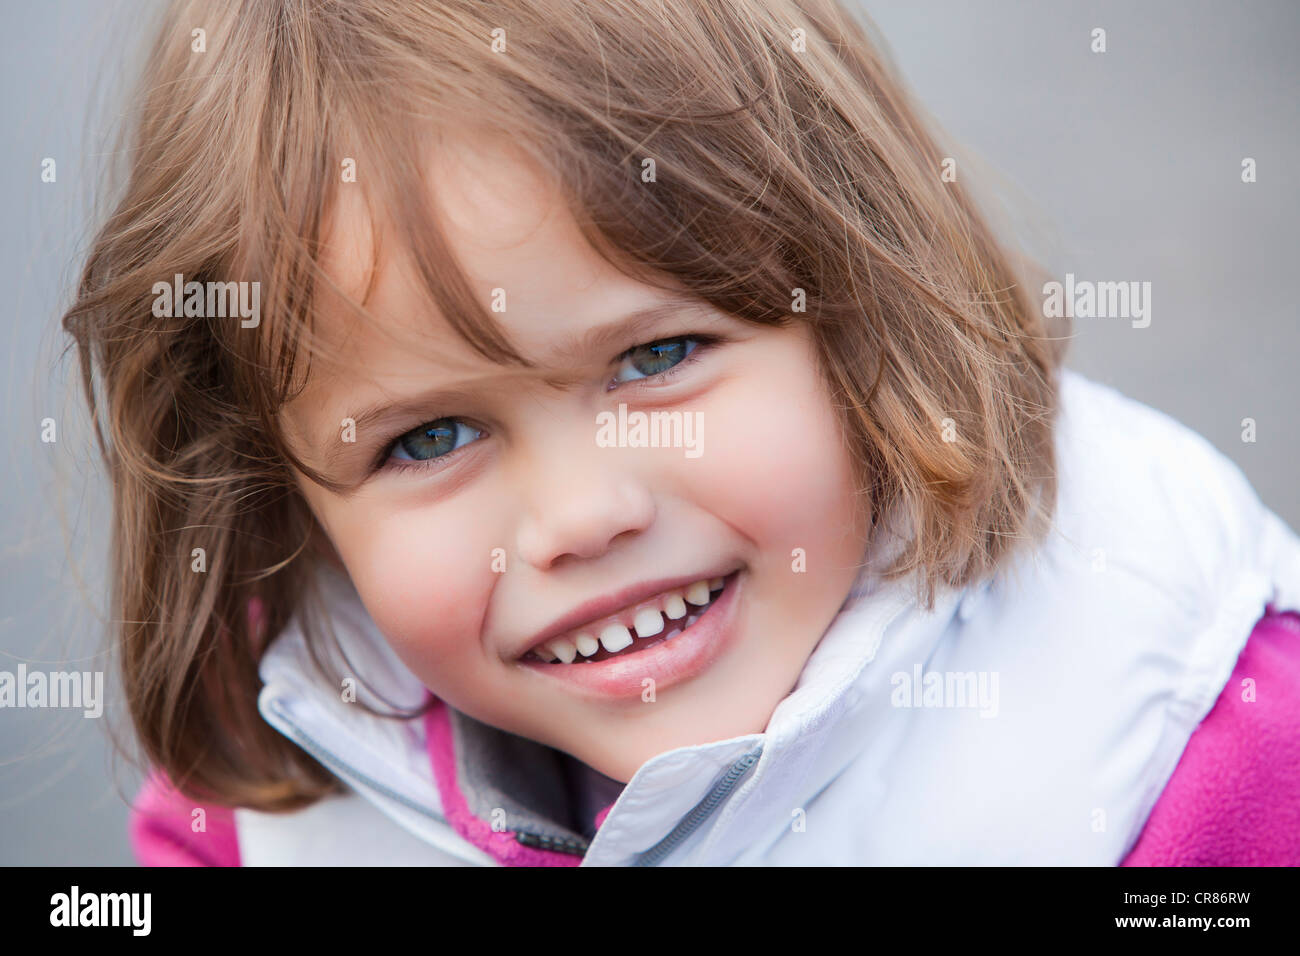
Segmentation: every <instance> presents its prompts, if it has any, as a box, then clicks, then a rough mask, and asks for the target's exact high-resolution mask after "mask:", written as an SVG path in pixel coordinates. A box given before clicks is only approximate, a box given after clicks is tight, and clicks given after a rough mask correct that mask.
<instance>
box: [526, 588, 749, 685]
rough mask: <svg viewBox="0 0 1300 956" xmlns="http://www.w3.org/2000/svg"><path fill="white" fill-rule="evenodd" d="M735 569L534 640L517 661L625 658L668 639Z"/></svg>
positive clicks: (574, 661) (697, 614) (704, 605)
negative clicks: (529, 648)
mask: <svg viewBox="0 0 1300 956" xmlns="http://www.w3.org/2000/svg"><path fill="white" fill-rule="evenodd" d="M737 573H738V572H735V571H733V572H732V573H731V574H729V575H727V576H726V577H722V578H712V579H707V580H701V581H697V582H695V583H694V584H692V585H690V586H689V587H685V588H676V589H673V590H670V591H665V592H664V593H662V594H660V595H657V596H656V597H654V598H651V599H650V600H649V601H643V602H641V603H639V604H638V605H636V607H635V608H634V609H632V608H629V609H627V610H626V611H624V612H621V613H619V614H616V615H613V616H611V617H609V618H607V619H605V620H604V621H601V622H593V624H592V625H589V626H584V627H581V628H577V629H575V630H574V631H571V632H569V633H568V634H564V635H562V636H560V637H557V638H553V639H551V640H549V641H546V642H545V643H543V644H539V645H538V646H537V647H534V648H533V649H532V650H530V651H529V652H528V653H527V654H525V655H524V656H523V658H522V659H523V660H525V661H533V662H541V663H544V664H553V665H555V666H562V665H567V664H583V663H588V664H595V663H599V662H601V661H607V660H609V659H610V658H614V657H628V656H631V655H633V654H636V653H638V652H640V651H643V650H646V649H647V648H650V647H654V646H655V645H657V644H662V643H664V642H665V641H670V640H672V639H673V638H675V637H677V635H679V634H681V633H682V632H683V631H685V630H686V629H687V628H689V627H690V626H691V625H693V624H694V623H695V622H696V621H698V620H699V619H700V617H701V616H703V615H704V613H705V612H706V611H708V609H709V608H710V607H712V606H713V603H714V602H715V601H716V600H717V598H718V597H719V596H720V595H721V594H722V593H723V592H724V591H725V590H726V588H727V587H728V586H730V585H731V583H732V582H733V581H734V580H735V578H736V574H737Z"/></svg>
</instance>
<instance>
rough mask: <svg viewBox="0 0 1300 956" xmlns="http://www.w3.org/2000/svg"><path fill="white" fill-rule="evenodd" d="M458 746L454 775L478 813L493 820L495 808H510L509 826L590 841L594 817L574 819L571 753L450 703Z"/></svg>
mask: <svg viewBox="0 0 1300 956" xmlns="http://www.w3.org/2000/svg"><path fill="white" fill-rule="evenodd" d="M447 711H448V714H449V716H450V721H451V734H452V743H453V746H454V748H455V752H456V778H457V780H458V781H459V783H460V789H461V792H462V793H463V794H464V796H465V802H466V803H467V804H468V805H469V808H470V810H471V811H472V812H473V813H474V815H475V816H477V817H479V818H480V819H482V820H485V821H487V822H488V823H491V822H492V811H493V810H495V809H497V808H500V809H503V810H505V812H506V828H507V829H508V830H511V831H518V830H527V831H529V832H531V833H536V834H540V835H542V836H548V837H551V838H553V839H556V840H578V841H583V842H585V841H587V840H590V839H591V838H592V836H594V834H595V827H594V825H593V824H594V821H591V820H582V821H578V820H574V819H573V817H572V813H573V812H574V810H575V808H576V807H578V806H580V801H579V800H578V794H576V793H574V792H573V789H572V783H571V781H572V779H573V775H572V773H571V768H569V767H567V766H566V761H567V762H572V761H573V758H572V757H570V756H569V755H568V754H565V753H562V752H560V751H558V750H555V749H553V748H551V747H547V746H546V745H545V744H539V743H537V742H536V741H533V740H528V739H527V738H525V737H518V736H516V735H514V734H509V733H506V732H505V731H504V730H498V729H497V728H495V727H492V726H490V725H488V724H485V723H482V722H480V721H477V720H475V719H474V718H473V717H470V716H469V715H467V714H462V713H461V712H460V711H458V710H456V708H454V707H448V708H447Z"/></svg>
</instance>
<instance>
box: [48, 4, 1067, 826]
mask: <svg viewBox="0 0 1300 956" xmlns="http://www.w3.org/2000/svg"><path fill="white" fill-rule="evenodd" d="M200 29H201V30H202V31H203V34H202V37H201V39H202V45H203V46H204V49H203V50H202V51H201V52H199V51H198V50H197V47H198V46H199V45H200V39H199V34H197V33H195V31H196V30H200ZM870 29H871V28H870V24H869V23H868V22H867V21H865V18H861V17H860V16H858V15H854V14H851V13H850V12H848V11H847V10H846V9H844V8H843V7H842V6H841V5H840V4H838V3H837V2H834V0H728V2H726V3H702V2H696V0H651V2H635V3H634V2H627V0H603V2H560V0H544V2H539V0H440V2H437V3H392V2H381V0H240V2H228V0H221V2H216V0H181V2H176V3H173V4H171V5H170V6H169V7H167V8H166V9H165V10H164V11H163V13H162V16H161V22H160V23H159V24H158V25H157V27H156V33H155V34H154V37H155V39H154V40H153V43H152V48H151V50H150V53H149V55H148V56H147V58H146V59H145V60H144V66H143V75H142V78H141V80H140V85H139V88H138V91H137V93H136V99H135V102H134V103H133V104H132V106H133V112H132V113H131V117H132V118H131V120H130V123H129V124H128V125H127V126H126V128H125V129H124V130H123V133H122V135H123V136H124V137H125V138H126V139H125V142H126V148H125V149H123V150H121V151H120V155H121V156H122V157H123V159H124V162H125V167H124V170H123V171H124V173H125V176H124V188H123V189H122V190H121V193H120V195H119V196H116V197H115V199H114V204H113V206H112V211H111V214H110V215H108V216H107V218H106V220H105V221H104V222H103V224H102V226H101V227H100V228H99V229H98V232H97V235H96V237H95V239H94V242H93V246H92V247H91V249H90V251H89V254H88V257H87V260H86V263H85V265H84V268H83V270H82V272H81V275H80V280H79V285H78V288H77V290H76V294H75V300H74V302H73V304H72V305H71V307H70V308H69V310H68V311H67V312H66V314H65V316H64V318H63V325H64V328H65V329H66V331H67V332H68V333H69V334H70V335H71V337H72V339H73V342H74V344H75V347H76V351H77V354H78V358H79V364H80V374H81V382H82V386H83V390H84V395H85V400H86V401H87V403H88V404H89V407H90V411H91V415H92V418H93V423H94V426H95V430H96V434H97V436H98V440H99V447H100V450H101V452H102V455H103V458H104V460H105V462H106V466H107V469H108V473H109V476H110V478H111V482H112V501H113V515H112V545H111V548H112V561H113V565H112V567H113V573H112V580H113V593H112V601H113V619H114V621H115V622H116V623H115V624H114V627H115V628H116V633H115V634H114V638H113V644H114V647H115V649H116V650H118V651H120V653H121V669H122V674H123V677H124V685H125V690H126V693H127V697H128V705H129V711H130V714H131V720H132V723H133V725H134V728H135V730H136V732H137V734H138V736H139V738H140V740H141V742H142V744H143V750H144V753H145V755H146V756H147V757H148V759H149V761H150V762H151V763H152V764H153V765H154V766H156V767H158V768H159V769H161V770H162V771H164V772H165V773H166V774H167V775H168V776H169V777H170V778H171V780H172V781H173V782H174V783H175V785H176V786H177V787H178V788H180V789H181V790H182V791H184V792H187V793H189V794H190V795H191V796H197V797H202V798H206V799H213V800H215V801H217V802H223V803H226V804H230V805H237V806H247V807H253V808H257V809H262V810H291V809H295V808H298V807H301V806H304V805H306V804H308V803H310V802H312V801H314V800H316V799H318V798H319V797H321V796H322V795H324V794H326V793H327V792H329V791H331V790H332V789H334V788H335V787H336V786H337V782H336V781H335V780H334V778H333V777H332V775H331V774H330V773H329V772H328V771H327V770H326V769H325V768H324V767H323V766H321V765H320V764H318V763H317V762H316V761H315V760H314V759H313V758H312V757H310V756H309V755H308V754H306V753H305V752H304V751H303V750H301V749H300V748H298V747H297V746H296V745H295V744H293V743H292V742H290V741H289V740H287V739H286V738H285V737H283V736H282V735H280V734H279V733H278V732H277V731H276V730H274V729H273V728H272V727H270V726H269V725H268V724H266V723H265V722H264V721H263V720H262V719H261V717H260V715H259V713H258V711H257V706H256V701H257V692H258V688H259V681H258V674H257V667H258V661H259V659H260V656H261V653H262V651H263V649H264V647H265V645H266V640H267V638H269V637H272V636H274V635H275V634H277V633H279V631H280V630H281V629H282V628H283V627H284V626H285V625H286V624H287V623H288V621H289V620H290V618H291V617H293V616H295V615H299V616H307V609H308V607H309V606H312V605H313V602H314V601H316V600H317V597H316V596H315V594H314V591H313V587H312V581H313V574H312V572H313V568H314V566H315V564H314V563H315V562H316V561H317V560H318V558H319V553H318V551H317V549H316V548H315V547H314V545H313V542H314V541H315V540H317V538H316V537H315V536H316V535H317V529H316V526H315V522H314V520H313V518H312V516H311V513H310V511H309V510H308V508H307V506H306V503H305V501H304V500H303V498H302V496H301V494H300V493H299V492H298V491H297V489H296V486H295V483H294V478H293V475H292V470H291V469H292V468H297V469H299V470H300V471H302V472H303V473H304V474H306V475H308V476H309V477H311V478H312V479H313V480H319V481H321V482H322V483H325V484H328V482H326V481H325V480H324V478H323V476H320V475H317V474H315V473H314V472H313V471H312V469H310V468H309V467H308V466H306V465H305V464H304V463H303V462H301V461H298V460H297V459H296V457H295V456H294V455H293V453H292V452H291V451H290V450H289V448H288V447H287V445H286V442H285V440H284V438H283V436H282V434H281V432H280V430H279V427H278V424H277V411H278V410H279V409H280V408H281V407H282V406H283V405H284V403H285V402H287V401H288V400H289V399H290V398H292V397H293V395H294V394H296V391H297V390H298V389H300V388H301V386H302V383H303V381H304V376H305V373H306V369H307V366H308V363H309V359H310V357H311V354H312V342H311V332H312V316H313V297H314V295H315V293H316V292H317V290H319V289H320V288H321V283H329V282H330V279H329V277H328V276H327V275H326V274H324V271H323V269H322V267H321V264H320V261H321V258H322V244H323V241H324V237H325V236H327V235H328V227H329V224H330V216H331V213H332V210H334V209H335V208H336V206H335V204H336V202H337V200H338V199H339V196H340V190H342V189H354V190H358V194H359V195H360V196H363V197H364V200H365V203H366V208H367V209H368V210H369V212H370V214H371V216H372V218H374V217H376V215H377V213H378V212H379V211H381V210H382V211H384V212H385V213H386V214H387V215H388V217H389V221H390V222H392V223H394V225H395V233H396V239H397V241H399V242H400V243H402V244H403V246H404V247H405V248H406V249H407V250H409V251H410V253H411V261H412V262H413V263H415V264H416V265H417V266H418V269H419V275H418V278H419V279H420V280H421V285H422V286H423V291H424V294H426V295H427V296H428V302H429V304H430V306H431V307H432V308H436V309H437V310H438V312H439V313H440V314H442V315H443V316H445V317H446V318H447V319H448V321H449V322H450V323H451V324H452V326H453V327H454V328H455V330H456V332H457V333H458V334H459V335H461V336H463V337H464V339H465V340H466V341H467V342H468V343H469V344H470V345H471V346H472V347H473V348H475V349H476V350H477V351H478V352H479V353H480V354H482V355H484V356H485V357H487V358H490V359H492V360H494V361H497V362H500V363H504V364H516V365H520V366H528V365H529V364H530V363H529V362H528V361H527V359H525V358H524V357H523V356H522V355H520V354H518V353H517V352H516V351H515V350H514V349H513V347H512V346H511V344H510V342H509V341H508V340H507V338H506V337H505V336H504V335H503V334H502V332H501V330H500V329H499V328H498V327H497V326H495V325H494V324H493V322H492V319H491V315H490V313H489V312H488V310H487V309H486V308H485V304H484V303H482V302H480V301H477V299H476V297H475V296H474V295H473V294H471V292H470V285H469V283H468V282H467V281H466V279H465V277H464V276H463V275H462V274H461V273H460V272H459V271H458V270H457V268H456V266H455V258H454V255H453V250H451V249H450V248H448V245H447V243H446V241H445V238H444V236H443V234H442V233H441V232H440V230H439V229H438V223H437V219H436V216H435V215H434V213H433V209H432V207H431V205H430V202H429V198H428V196H427V184H425V183H423V182H422V180H421V168H422V164H421V156H422V155H423V150H424V149H425V148H426V147H427V146H428V144H429V142H430V137H431V136H436V135H438V134H439V133H440V132H445V133H450V134H454V132H455V131H456V130H457V129H459V128H463V126H464V125H465V123H466V122H467V118H470V119H472V122H473V123H474V124H476V125H480V126H483V127H486V128H490V129H491V130H493V131H496V132H499V133H501V134H503V135H506V136H508V137H510V140H511V141H512V142H513V143H514V144H516V145H517V146H518V147H519V148H520V149H523V150H525V151H526V154H527V155H528V156H529V157H530V158H531V160H532V162H533V163H535V165H536V168H537V169H539V170H542V171H544V172H546V173H547V174H549V175H550V176H551V177H552V178H553V179H554V181H555V182H556V183H558V184H559V186H560V188H561V189H562V190H563V193H564V196H565V197H566V201H567V203H568V204H569V207H570V209H571V211H572V213H573V215H574V217H575V218H576V220H577V221H578V223H579V225H580V226H581V228H582V231H583V234H584V235H585V236H586V237H587V239H588V241H589V242H591V244H592V246H593V247H594V248H595V249H596V250H597V251H598V252H599V253H600V254H601V255H603V256H605V257H606V258H607V259H608V260H609V261H610V262H611V263H614V264H616V265H618V266H619V267H620V268H622V269H624V270H626V271H627V272H628V273H629V274H636V275H638V276H640V277H642V278H644V279H645V280H646V281H648V282H656V281H659V282H662V281H663V277H669V278H670V279H671V280H672V282H673V284H674V285H676V286H684V287H685V288H686V289H687V290H688V291H689V293H691V294H694V295H696V296H698V297H699V298H701V299H703V300H706V301H707V302H709V303H710V304H712V305H713V306H716V307H717V308H720V309H722V310H725V311H726V312H729V313H731V314H732V315H735V316H737V317H739V318H741V319H743V320H746V321H749V322H753V323H757V324H762V325H781V324H785V323H789V322H805V323H807V324H808V325H809V326H810V328H811V330H812V332H813V336H814V339H815V342H816V347H817V352H818V356H819V363H820V370H821V373H822V375H823V377H824V380H825V383H826V386H827V390H828V393H829V395H830V398H831V401H832V402H833V403H834V405H835V407H836V408H837V410H838V411H839V414H840V416H841V419H842V422H843V429H844V436H845V440H846V441H847V442H848V444H849V445H850V447H851V449H852V453H853V457H854V462H855V466H856V468H857V471H858V475H859V488H860V493H861V497H862V504H863V507H864V508H867V509H869V511H870V514H871V515H872V516H873V521H874V522H875V525H874V526H875V527H876V528H878V527H879V526H880V521H879V516H881V515H886V514H900V515H902V516H903V517H904V518H905V519H906V521H907V526H908V528H909V529H910V530H909V538H908V540H907V542H906V545H905V547H903V549H902V550H901V552H900V553H899V554H898V555H897V557H896V559H895V560H894V562H893V563H892V564H891V565H890V567H889V568H888V569H887V575H888V576H891V577H895V576H900V575H910V574H912V573H914V572H915V573H916V575H917V581H918V584H919V589H920V590H919V593H918V597H919V598H920V600H922V601H923V602H925V603H926V604H927V605H929V604H931V603H932V602H933V599H934V594H935V591H936V589H937V588H939V587H941V586H953V587H959V586H962V585H964V584H966V583H968V582H970V581H971V580H973V579H975V578H977V577H979V576H982V575H987V574H990V573H992V572H993V571H994V570H995V569H996V568H997V567H999V566H1000V565H1001V564H1002V563H1003V562H1004V560H1005V559H1006V558H1007V556H1008V555H1010V554H1011V553H1012V552H1013V551H1014V550H1015V549H1017V548H1020V547H1023V546H1024V545H1026V544H1027V543H1028V542H1030V541H1033V540H1035V539H1036V538H1038V537H1039V536H1040V535H1041V534H1042V533H1043V532H1044V531H1045V530H1046V528H1047V527H1048V525H1049V524H1050V516H1051V512H1052V510H1053V507H1054V501H1055V495H1056V476H1055V461H1054V453H1053V449H1054V438H1053V422H1054V417H1055V412H1056V408H1057V380H1058V372H1059V364H1060V360H1061V357H1062V355H1061V353H1062V349H1063V344H1062V343H1063V342H1064V338H1063V336H1062V335H1061V334H1060V332H1061V330H1055V329H1049V328H1047V327H1046V326H1045V320H1044V318H1043V315H1042V312H1041V309H1039V308H1038V307H1037V305H1036V302H1035V299H1034V297H1033V296H1032V295H1031V294H1030V293H1029V292H1028V291H1027V290H1028V289H1029V288H1031V287H1032V286H1030V285H1029V284H1028V283H1027V282H1026V281H1025V276H1024V275H1022V273H1021V269H1022V268H1023V266H1022V265H1021V264H1020V260H1019V259H1017V258H1016V257H1015V256H1013V255H1012V254H1011V253H1010V252H1008V251H1007V250H1006V249H1004V247H1002V246H1001V245H1000V244H999V242H998V241H997V239H996V238H995V236H994V234H993V232H992V231H991V229H990V227H989V226H988V225H987V224H986V221H985V220H984V219H983V218H982V215H981V213H980V212H979V211H978V210H977V207H976V203H975V202H974V200H973V199H972V197H971V195H970V194H969V193H968V191H967V187H966V186H965V185H964V184H963V183H960V182H949V181H945V180H944V177H942V176H941V172H942V164H943V158H944V155H943V153H942V152H941V151H940V150H939V149H938V148H937V146H936V141H935V139H934V138H933V134H932V133H930V132H928V131H927V129H926V124H925V123H923V121H922V118H921V115H922V114H921V113H920V111H919V109H918V108H917V107H916V106H914V105H913V104H912V103H911V102H910V101H909V98H908V95H907V94H906V92H905V90H904V88H903V86H902V84H901V82H900V81H899V80H898V79H897V77H896V76H895V75H894V71H893V69H892V67H891V66H890V65H889V63H888V61H887V60H886V59H884V55H883V54H882V52H880V49H878V46H877V44H875V43H873V42H872V39H871V35H870ZM347 159H352V160H354V161H355V162H356V163H357V169H358V176H357V180H356V182H345V181H343V177H342V176H341V175H340V169H341V165H342V164H343V163H344V161H345V160H347ZM646 159H653V160H654V162H655V168H656V177H655V181H654V182H653V183H648V182H646V181H644V180H643V177H642V169H643V162H644V160H646ZM422 197H423V198H422ZM176 273H182V274H183V275H184V276H185V278H186V279H187V280H191V281H199V282H206V281H221V282H230V281H251V280H256V281H259V282H260V284H261V288H262V303H261V305H262V307H261V312H262V316H263V318H262V321H261V323H260V325H259V326H258V327H257V328H255V329H248V328H243V327H242V326H241V323H240V322H238V321H232V320H230V319H221V318H214V317H177V318H172V317H167V316H164V317H156V316H154V315H153V314H152V309H151V303H152V300H153V292H152V289H153V286H154V284H155V283H156V282H159V281H163V282H170V281H171V279H172V277H173V275H175V274H176ZM800 296H802V297H805V298H806V311H795V310H794V306H793V303H794V302H795V301H796V300H797V298H798V297H800ZM200 547H201V548H203V549H204V550H205V553H206V555H207V562H208V563H207V570H206V573H202V574H197V573H194V572H193V570H192V569H191V564H192V555H193V554H194V553H195V552H194V549H195V548H200ZM259 602H260V605H261V607H262V608H263V610H264V614H263V615H262V616H261V618H260V619H257V618H255V617H253V616H250V614H249V613H248V610H249V608H250V606H253V605H255V604H256V603H259ZM321 630H322V628H321V627H318V625H317V624H312V625H311V626H310V627H309V629H308V634H309V639H310V640H311V642H312V645H313V646H315V645H316V644H317V643H319V642H320V641H321V640H323V638H322V637H321V634H320V631H321Z"/></svg>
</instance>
